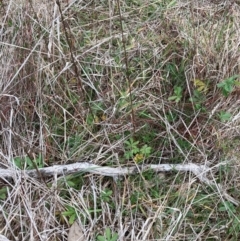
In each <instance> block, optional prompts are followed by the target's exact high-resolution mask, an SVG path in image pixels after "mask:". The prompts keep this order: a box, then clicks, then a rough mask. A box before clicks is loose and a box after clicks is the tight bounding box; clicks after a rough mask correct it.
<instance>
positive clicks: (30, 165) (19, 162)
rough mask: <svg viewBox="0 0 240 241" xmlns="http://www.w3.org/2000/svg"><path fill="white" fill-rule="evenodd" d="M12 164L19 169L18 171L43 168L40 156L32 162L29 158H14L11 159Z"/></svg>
mask: <svg viewBox="0 0 240 241" xmlns="http://www.w3.org/2000/svg"><path fill="white" fill-rule="evenodd" d="M13 162H14V164H15V165H16V166H17V167H18V168H19V169H28V170H31V169H35V168H36V167H37V168H42V167H44V163H43V159H42V156H41V155H39V156H37V157H36V158H35V159H34V160H32V159H31V158H30V157H28V156H26V157H15V158H14V159H13Z"/></svg>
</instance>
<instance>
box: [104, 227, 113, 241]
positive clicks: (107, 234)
mask: <svg viewBox="0 0 240 241" xmlns="http://www.w3.org/2000/svg"><path fill="white" fill-rule="evenodd" d="M105 235H106V238H107V240H110V239H111V236H112V233H111V230H110V228H106V230H105Z"/></svg>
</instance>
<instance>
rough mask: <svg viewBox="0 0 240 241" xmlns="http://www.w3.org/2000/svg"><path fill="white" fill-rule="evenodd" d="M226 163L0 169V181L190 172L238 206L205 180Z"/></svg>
mask: <svg viewBox="0 0 240 241" xmlns="http://www.w3.org/2000/svg"><path fill="white" fill-rule="evenodd" d="M226 164H227V163H226V162H222V163H219V164H218V165H216V166H214V167H211V168H210V167H208V166H207V165H197V164H193V163H189V164H176V165H173V164H155V165H154V164H153V165H151V164H149V165H136V166H131V167H108V166H99V165H95V164H91V163H88V162H78V163H74V164H68V165H54V166H51V167H44V168H39V169H38V170H24V171H23V170H18V169H1V168H0V179H3V180H6V179H14V177H16V178H17V177H18V176H19V175H21V176H30V177H32V178H40V177H51V176H63V175H69V174H73V173H77V172H83V173H85V172H88V173H93V174H97V175H102V176H108V177H113V178H114V179H118V178H119V177H121V176H125V175H131V174H137V173H140V172H143V171H147V170H153V171H155V172H169V171H181V172H192V173H193V174H194V175H195V176H196V178H198V179H199V180H200V181H201V182H203V183H205V184H207V185H210V186H214V187H216V188H217V190H218V191H220V192H221V194H222V195H223V196H224V197H225V198H226V199H227V200H229V201H231V202H232V203H234V204H235V205H239V201H237V200H235V199H233V198H232V197H231V196H229V195H228V194H227V193H226V192H225V191H224V190H223V188H222V187H221V185H219V184H217V183H215V182H214V181H212V180H210V179H208V178H207V174H208V173H210V172H211V171H212V170H213V169H216V168H218V167H219V166H222V165H226Z"/></svg>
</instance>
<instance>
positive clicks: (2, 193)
mask: <svg viewBox="0 0 240 241" xmlns="http://www.w3.org/2000/svg"><path fill="white" fill-rule="evenodd" d="M7 191H8V190H7V187H2V188H1V189H0V200H5V199H6V197H7V193H8V192H7Z"/></svg>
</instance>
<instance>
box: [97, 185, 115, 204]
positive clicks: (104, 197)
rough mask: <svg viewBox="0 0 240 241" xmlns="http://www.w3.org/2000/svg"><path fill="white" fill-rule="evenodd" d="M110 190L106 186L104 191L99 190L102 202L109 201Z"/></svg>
mask: <svg viewBox="0 0 240 241" xmlns="http://www.w3.org/2000/svg"><path fill="white" fill-rule="evenodd" d="M112 193H113V192H112V190H110V189H108V188H106V189H105V190H104V191H102V192H101V195H100V197H101V200H102V201H104V202H109V201H110V199H111V197H112Z"/></svg>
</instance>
